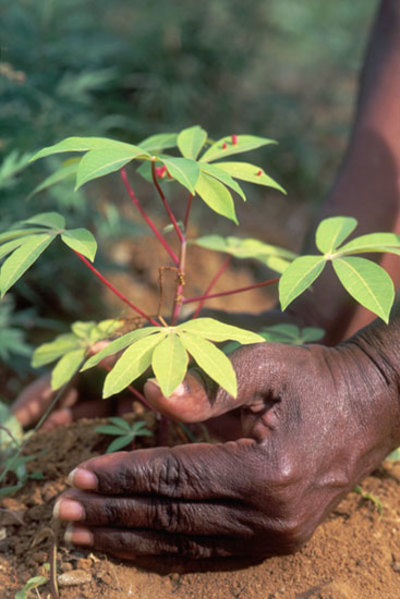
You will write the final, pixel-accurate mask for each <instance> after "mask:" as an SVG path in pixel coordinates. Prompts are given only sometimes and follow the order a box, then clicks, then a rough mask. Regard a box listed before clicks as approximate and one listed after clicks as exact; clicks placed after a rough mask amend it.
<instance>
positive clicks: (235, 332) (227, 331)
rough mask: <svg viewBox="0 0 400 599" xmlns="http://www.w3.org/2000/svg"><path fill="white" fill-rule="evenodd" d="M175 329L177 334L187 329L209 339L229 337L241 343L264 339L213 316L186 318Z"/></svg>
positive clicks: (215, 339) (224, 339)
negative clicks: (185, 320)
mask: <svg viewBox="0 0 400 599" xmlns="http://www.w3.org/2000/svg"><path fill="white" fill-rule="evenodd" d="M176 331H177V332H179V334H181V332H185V331H187V332H189V333H192V334H193V335H198V336H200V337H205V338H206V339H210V340H211V341H228V339H231V340H233V341H238V342H239V343H241V344H242V345H247V344H249V343H262V342H263V341H264V339H263V337H261V335H258V334H257V333H253V332H252V331H246V329H241V328H239V327H235V326H232V325H230V324H224V323H223V322H219V321H218V320H215V319H214V318H194V319H193V320H188V321H187V322H184V323H182V324H180V325H179V326H177V327H176Z"/></svg>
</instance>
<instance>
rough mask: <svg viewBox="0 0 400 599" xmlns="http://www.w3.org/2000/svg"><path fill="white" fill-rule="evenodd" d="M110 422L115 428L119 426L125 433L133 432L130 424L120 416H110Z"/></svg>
mask: <svg viewBox="0 0 400 599" xmlns="http://www.w3.org/2000/svg"><path fill="white" fill-rule="evenodd" d="M108 420H109V421H110V422H112V423H113V424H114V425H115V426H118V427H119V428H120V429H122V430H124V431H130V430H131V427H130V425H129V423H128V422H127V421H126V420H125V419H124V418H121V417H120V416H110V418H109V419H108Z"/></svg>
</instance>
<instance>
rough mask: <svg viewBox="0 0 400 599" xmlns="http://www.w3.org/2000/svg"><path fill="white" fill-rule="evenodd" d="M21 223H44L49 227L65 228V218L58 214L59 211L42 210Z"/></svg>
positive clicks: (43, 224)
mask: <svg viewBox="0 0 400 599" xmlns="http://www.w3.org/2000/svg"><path fill="white" fill-rule="evenodd" d="M21 224H26V225H29V224H33V225H42V226H43V227H48V228H49V229H64V227H65V218H64V217H63V216H62V215H61V214H58V212H42V213H41V214H35V216H31V217H30V218H28V219H26V220H23V221H21Z"/></svg>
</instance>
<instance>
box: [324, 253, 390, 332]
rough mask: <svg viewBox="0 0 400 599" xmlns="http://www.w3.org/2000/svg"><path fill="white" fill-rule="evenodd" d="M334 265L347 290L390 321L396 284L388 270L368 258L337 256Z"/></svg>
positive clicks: (362, 303)
mask: <svg viewBox="0 0 400 599" xmlns="http://www.w3.org/2000/svg"><path fill="white" fill-rule="evenodd" d="M332 265H333V268H334V269H335V272H336V274H337V276H338V277H339V279H340V282H341V283H342V285H343V287H344V288H345V289H346V291H348V293H349V294H350V295H351V296H352V297H353V298H354V299H355V300H356V301H357V302H358V303H359V304H361V305H362V306H364V307H365V308H367V309H368V310H371V312H373V313H374V314H376V315H377V316H380V318H382V320H384V321H385V322H386V323H388V321H389V314H390V309H391V307H392V305H393V301H394V285H393V281H392V279H391V278H390V276H389V275H388V274H387V272H386V271H385V270H384V269H383V268H381V267H380V266H378V265H377V264H375V262H372V261H371V260H367V259H366V258H358V257H355V258H353V257H350V258H347V257H346V258H336V259H334V260H332Z"/></svg>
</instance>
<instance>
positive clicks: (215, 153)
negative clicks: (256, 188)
mask: <svg viewBox="0 0 400 599" xmlns="http://www.w3.org/2000/svg"><path fill="white" fill-rule="evenodd" d="M224 144H226V148H224ZM269 144H276V141H274V140H273V139H267V138H265V137H256V136H255V135H238V136H237V143H236V144H234V143H233V142H232V137H230V136H227V137H223V138H222V139H220V140H218V141H217V142H215V143H214V144H213V145H212V146H211V147H210V148H209V149H208V150H207V151H206V152H205V153H204V154H203V156H202V157H201V158H200V161H201V162H211V161H212V160H219V159H220V158H225V157H226V156H232V155H233V154H240V153H241V152H249V151H250V150H255V149H256V148H261V147H262V146H267V145H269Z"/></svg>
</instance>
